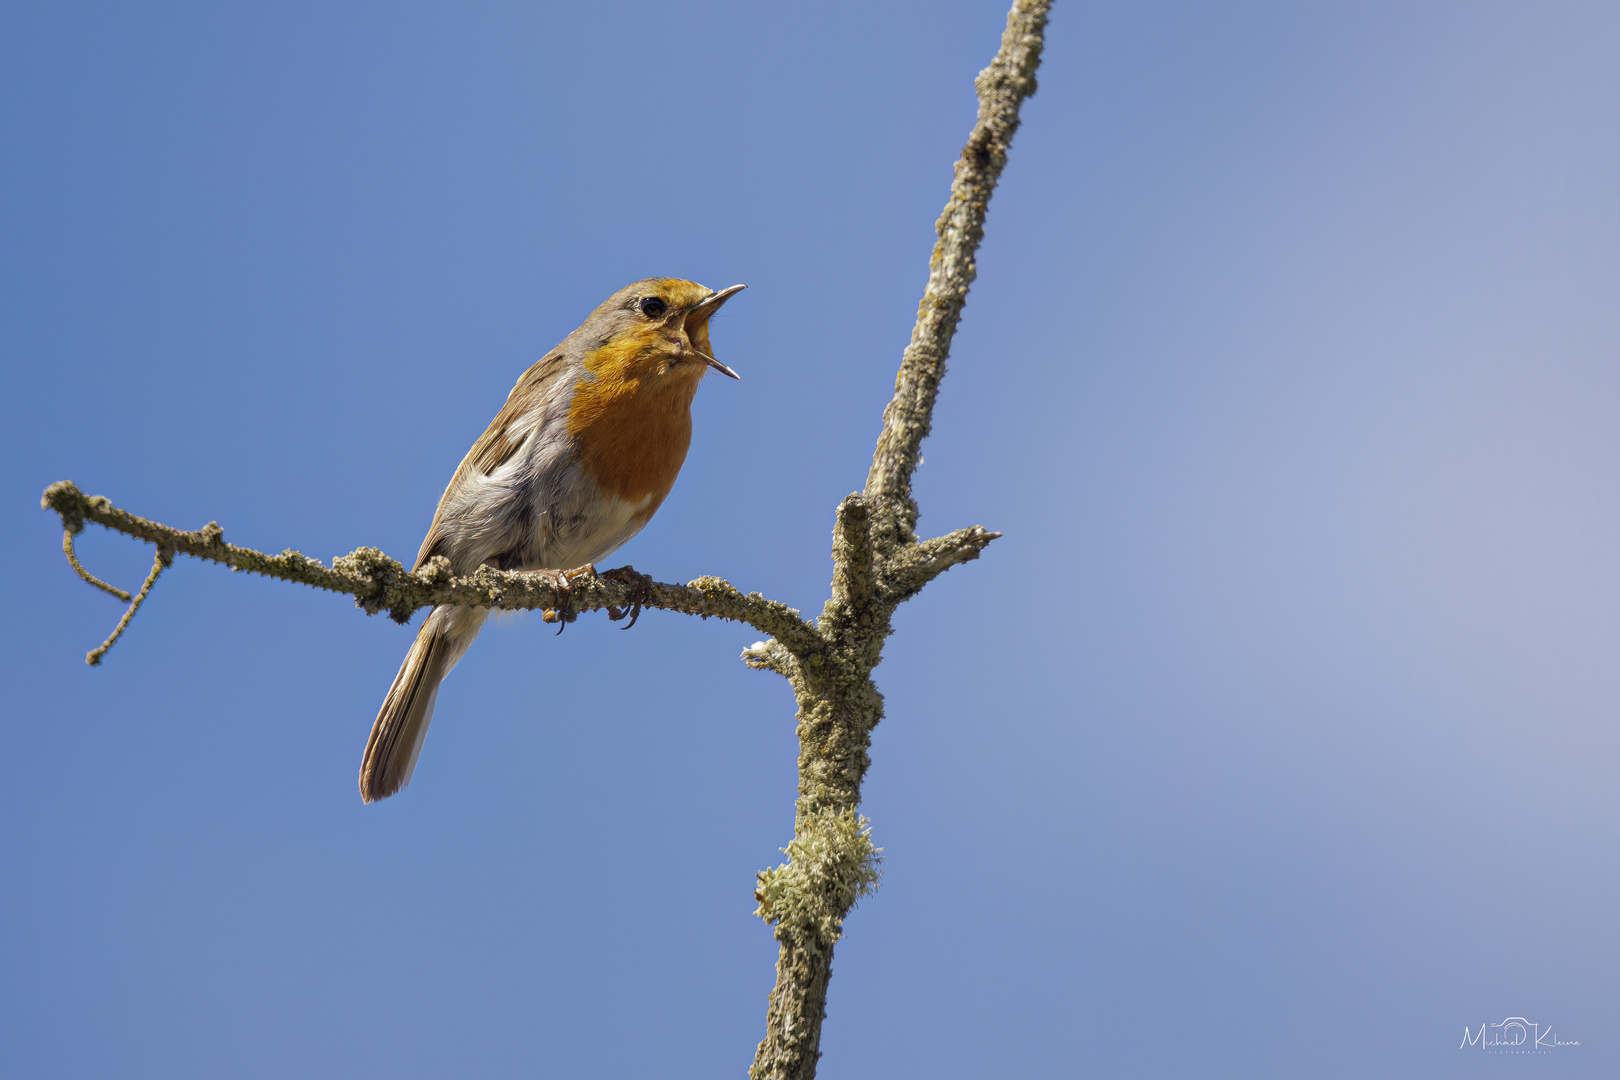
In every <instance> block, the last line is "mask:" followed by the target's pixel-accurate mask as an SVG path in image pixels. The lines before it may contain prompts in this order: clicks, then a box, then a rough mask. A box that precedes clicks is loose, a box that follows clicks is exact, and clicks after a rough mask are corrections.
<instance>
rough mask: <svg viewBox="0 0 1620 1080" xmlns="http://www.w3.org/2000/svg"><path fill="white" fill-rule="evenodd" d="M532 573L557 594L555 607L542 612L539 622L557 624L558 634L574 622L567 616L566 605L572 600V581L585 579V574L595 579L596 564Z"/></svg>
mask: <svg viewBox="0 0 1620 1080" xmlns="http://www.w3.org/2000/svg"><path fill="white" fill-rule="evenodd" d="M534 573H535V574H536V575H537V576H538V577H539V578H540V580H541V581H544V582H545V583H546V584H547V585H550V586H551V588H552V591H553V592H555V593H556V594H557V606H556V607H554V608H546V609H545V610H544V611H542V612H541V613H540V620H541V621H542V622H548V623H553V622H554V623H557V624H558V625H557V633H559V634H560V633H562V632H563V629H564V628H565V627H566V626H567V625H568V624H569V623H571V622H573V621H574V620H573V619H572V618H570V617H569V614H568V605H569V603H570V602H571V601H572V600H573V598H574V586H573V581H574V579H575V578H581V577H585V576H586V575H587V574H588V575H590V576H591V577H595V576H596V564H595V563H586V564H585V565H584V566H578V567H575V568H574V569H572V570H536V571H534Z"/></svg>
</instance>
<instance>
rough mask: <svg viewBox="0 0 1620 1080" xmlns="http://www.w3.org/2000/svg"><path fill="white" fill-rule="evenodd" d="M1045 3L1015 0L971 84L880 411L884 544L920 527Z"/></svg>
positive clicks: (869, 482)
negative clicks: (974, 103)
mask: <svg viewBox="0 0 1620 1080" xmlns="http://www.w3.org/2000/svg"><path fill="white" fill-rule="evenodd" d="M1050 6H1051V4H1050V0H1015V3H1014V4H1013V6H1012V10H1011V11H1010V12H1008V13H1007V29H1006V32H1005V33H1003V34H1002V36H1001V49H1000V50H999V51H998V52H997V53H996V58H995V59H994V60H992V61H991V62H990V66H989V67H987V68H985V69H984V70H983V71H981V72H979V77H978V78H977V79H975V80H974V86H975V87H976V88H977V90H978V92H979V119H978V122H977V123H976V124H974V125H973V132H972V134H970V135H969V136H968V140H967V145H966V146H964V147H963V148H962V156H961V158H959V159H958V160H957V162H956V176H955V179H954V180H953V181H952V183H951V197H950V201H949V202H947V203H946V204H945V210H944V212H943V213H941V214H940V216H939V222H938V223H937V224H936V226H935V230H936V231H937V232H938V234H939V240H938V242H937V243H935V245H934V254H933V258H931V259H930V260H929V263H928V285H927V287H926V288H924V289H923V296H922V302H921V303H920V304H918V305H917V323H916V326H915V327H914V328H913V329H912V331H911V344H910V345H908V346H907V347H906V351H905V353H904V354H903V355H902V356H901V358H900V373H899V375H898V376H896V378H895V384H894V397H893V399H891V400H890V402H889V406H888V408H886V409H885V410H884V412H883V433H882V434H881V435H880V436H879V437H878V444H877V452H876V453H874V454H873V455H872V470H871V472H870V473H869V474H868V475H867V479H866V496H867V498H868V499H871V500H873V501H874V502H878V503H882V504H883V510H884V511H885V513H886V515H888V516H889V518H890V520H888V521H885V522H884V523H882V529H881V535H880V540H879V544H880V547H881V546H884V542H885V541H898V540H903V539H909V538H910V535H911V532H912V530H913V529H915V528H916V524H917V504H916V503H915V501H913V499H912V497H911V474H912V473H913V472H914V471H915V470H916V468H917V456H918V454H919V453H920V452H921V447H922V441H923V439H924V438H926V437H927V435H928V432H929V429H930V427H931V425H932V423H933V415H934V399H935V398H936V397H937V396H938V394H939V382H940V380H941V379H942V378H944V376H945V360H946V358H947V357H948V356H950V352H951V338H952V337H953V336H954V335H955V334H956V324H957V321H958V320H959V319H960V318H961V317H962V305H963V304H964V303H966V302H967V294H968V287H969V286H970V285H972V284H973V279H974V277H975V276H976V274H977V272H978V270H977V267H976V265H975V262H974V256H975V254H976V253H977V251H978V249H979V241H981V240H982V239H984V218H985V214H986V212H987V211H988V210H989V207H990V195H991V193H992V192H994V191H995V188H996V181H997V180H999V179H1000V177H1001V170H1002V168H1003V167H1004V166H1005V165H1006V164H1007V148H1008V146H1009V145H1010V144H1011V142H1012V137H1013V133H1014V132H1015V131H1017V130H1018V111H1019V108H1020V107H1021V106H1022V105H1023V103H1024V99H1025V98H1026V97H1029V96H1030V95H1031V94H1033V93H1035V69H1036V67H1037V66H1039V64H1040V62H1041V47H1042V45H1043V42H1044V37H1045V33H1046V16H1047V9H1048V8H1049V7H1050Z"/></svg>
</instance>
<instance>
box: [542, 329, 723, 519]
mask: <svg viewBox="0 0 1620 1080" xmlns="http://www.w3.org/2000/svg"><path fill="white" fill-rule="evenodd" d="M696 367H697V366H696V365H693V364H683V365H680V366H679V367H678V368H677V369H675V370H673V371H661V370H659V367H658V365H656V364H650V363H647V362H646V351H645V348H644V342H643V341H641V340H640V339H639V338H638V337H636V336H634V335H627V336H626V337H625V338H624V339H622V340H619V339H616V340H614V341H612V342H609V343H608V344H607V345H605V346H603V347H602V348H600V349H597V350H596V351H594V352H592V353H590V354H588V355H587V356H586V357H585V368H586V370H587V371H589V372H590V373H591V376H594V377H586V378H584V379H582V380H581V381H580V383H579V385H578V386H577V387H576V388H575V390H574V397H573V401H572V402H571V403H570V404H569V408H568V433H569V434H570V435H571V436H573V439H574V444H575V448H576V449H575V456H576V457H577V458H578V460H579V462H580V464H581V465H582V466H583V467H584V469H585V471H586V472H587V474H589V475H590V477H591V478H592V479H593V480H595V481H596V484H597V486H598V487H600V488H601V489H602V491H603V493H604V494H607V495H612V496H615V497H617V498H620V499H623V500H625V501H626V502H629V503H632V504H639V503H642V502H643V501H644V500H645V506H644V507H643V508H642V510H641V511H640V512H639V513H638V514H637V518H638V519H639V520H641V521H645V520H646V519H647V518H650V517H652V515H653V511H655V510H657V509H658V505H659V504H660V503H662V502H663V501H664V496H666V495H668V494H669V489H670V488H671V487H673V486H674V485H675V478H676V476H678V475H680V471H681V464H682V463H683V462H684V461H685V460H686V450H687V447H689V446H690V445H691V443H692V398H693V396H694V395H695V394H696V392H697V384H698V381H699V380H700V379H701V378H702V377H703V372H702V369H701V368H697V370H695V371H693V370H691V369H693V368H696Z"/></svg>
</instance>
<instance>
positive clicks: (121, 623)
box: [84, 547, 174, 667]
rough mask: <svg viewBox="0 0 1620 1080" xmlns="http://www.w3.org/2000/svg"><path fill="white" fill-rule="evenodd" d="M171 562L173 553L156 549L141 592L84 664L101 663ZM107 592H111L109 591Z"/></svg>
mask: <svg viewBox="0 0 1620 1080" xmlns="http://www.w3.org/2000/svg"><path fill="white" fill-rule="evenodd" d="M172 562H174V552H172V551H170V550H169V549H168V548H161V547H160V548H158V549H157V553H156V554H155V555H154V556H153V557H152V572H151V573H149V574H147V575H146V581H145V582H143V583H142V584H141V591H140V592H138V593H136V594H135V599H134V600H131V601H130V604H129V607H128V608H127V609H125V611H124V617H123V618H122V619H119V620H118V625H117V626H115V627H113V632H112V636H111V637H109V638H107V640H106V641H103V642H102V643H101V647H100V648H97V649H91V650H90V652H88V653H86V654H85V657H84V662H85V663H87V664H89V665H90V666H91V667H95V666H96V665H97V664H100V663H101V658H102V657H103V656H106V655H107V650H108V649H110V648H112V647H113V643H114V642H116V641H117V640H118V639H119V637H120V636H122V635H123V633H124V628H125V627H126V626H128V625H129V620H131V619H133V618H134V617H135V613H136V612H137V611H139V610H141V605H142V604H143V603H145V602H146V594H147V593H149V592H151V591H152V586H153V585H154V584H156V583H157V579H158V575H159V574H161V573H163V571H165V570H167V569H168V568H169V564H170V563H172ZM108 591H109V592H111V591H112V590H110V589H109V590H108ZM124 596H125V598H126V599H128V597H129V594H128V593H125V594H124Z"/></svg>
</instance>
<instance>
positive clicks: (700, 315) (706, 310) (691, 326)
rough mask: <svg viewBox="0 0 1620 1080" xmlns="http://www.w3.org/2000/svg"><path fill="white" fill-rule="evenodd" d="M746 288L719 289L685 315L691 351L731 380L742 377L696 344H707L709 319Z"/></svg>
mask: <svg viewBox="0 0 1620 1080" xmlns="http://www.w3.org/2000/svg"><path fill="white" fill-rule="evenodd" d="M746 288H748V286H746V285H733V286H732V287H731V288H729V289H721V290H719V291H718V292H712V293H710V294H709V295H708V296H705V297H704V298H703V301H702V302H701V303H699V304H698V305H697V306H696V307H694V308H693V309H692V310H691V311H689V312H687V315H686V336H687V339H688V340H689V341H691V342H692V343H693V344H692V351H693V352H695V353H697V354H698V355H699V356H701V357H703V360H704V362H705V363H707V364H708V365H709V366H710V367H712V368H714V370H716V371H718V372H719V373H720V374H722V375H727V376H730V377H731V378H733V379H740V378H742V376H741V375H738V374H737V373H736V372H735V371H732V370H731V369H730V368H728V367H726V365H724V364H722V363H721V362H720V361H718V360H716V359H715V358H714V357H712V356H710V355H709V354H708V353H706V352H704V351H703V350H702V349H700V348H698V346H697V342H699V341H702V342H703V344H705V345H707V344H708V343H709V334H708V327H709V317H710V316H712V315H713V314H714V313H715V312H717V311H719V310H720V307H721V305H723V304H724V303H725V302H726V301H727V300H730V299H731V298H732V297H733V296H735V295H737V294H738V293H740V292H742V291H743V290H744V289H746Z"/></svg>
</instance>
